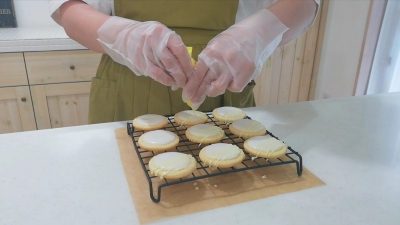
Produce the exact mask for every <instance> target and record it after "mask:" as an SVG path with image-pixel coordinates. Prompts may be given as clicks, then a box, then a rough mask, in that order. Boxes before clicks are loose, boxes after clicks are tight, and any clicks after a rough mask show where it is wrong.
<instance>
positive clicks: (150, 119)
mask: <svg viewBox="0 0 400 225" xmlns="http://www.w3.org/2000/svg"><path fill="white" fill-rule="evenodd" d="M164 120H165V117H164V116H160V115H156V114H146V115H143V116H138V117H137V118H136V119H135V121H137V123H138V124H140V125H143V126H155V125H157V124H160V123H162V122H163V121H164Z"/></svg>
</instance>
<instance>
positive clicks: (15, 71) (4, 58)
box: [0, 53, 28, 87]
mask: <svg viewBox="0 0 400 225" xmlns="http://www.w3.org/2000/svg"><path fill="white" fill-rule="evenodd" d="M19 85H28V79H27V77H26V70H25V63H24V56H23V54H22V53H0V87H10V86H19Z"/></svg>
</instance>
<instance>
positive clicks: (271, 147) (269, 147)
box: [247, 136, 285, 160]
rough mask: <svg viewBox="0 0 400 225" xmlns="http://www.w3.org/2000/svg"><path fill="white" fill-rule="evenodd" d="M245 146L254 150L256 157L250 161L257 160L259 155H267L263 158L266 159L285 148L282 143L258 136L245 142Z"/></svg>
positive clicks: (271, 138) (268, 137)
mask: <svg viewBox="0 0 400 225" xmlns="http://www.w3.org/2000/svg"><path fill="white" fill-rule="evenodd" d="M247 144H248V145H249V147H251V148H253V149H255V150H256V156H255V157H251V160H254V159H256V158H258V157H259V156H260V154H261V153H267V155H266V156H265V158H268V157H270V156H271V155H272V154H273V153H275V152H277V151H279V150H280V148H282V147H284V146H285V144H284V143H282V142H281V141H279V140H277V139H275V138H273V137H270V136H259V137H253V138H250V139H249V140H247Z"/></svg>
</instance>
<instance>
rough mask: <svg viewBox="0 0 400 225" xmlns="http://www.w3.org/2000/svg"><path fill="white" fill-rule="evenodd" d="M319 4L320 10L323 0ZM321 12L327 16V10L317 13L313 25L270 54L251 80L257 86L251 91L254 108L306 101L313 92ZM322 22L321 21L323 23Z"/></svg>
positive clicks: (320, 34)
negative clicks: (257, 75) (261, 68)
mask: <svg viewBox="0 0 400 225" xmlns="http://www.w3.org/2000/svg"><path fill="white" fill-rule="evenodd" d="M321 2H322V3H321V6H320V7H321V8H322V7H323V4H325V2H326V0H324V1H321ZM321 13H327V10H326V11H322V10H320V12H319V13H318V15H317V17H316V19H315V22H314V24H313V26H312V27H311V28H310V29H309V31H308V32H307V33H306V34H304V35H302V36H301V37H299V38H297V39H296V40H293V41H291V42H289V43H287V44H286V45H284V46H280V47H278V48H277V49H276V50H275V51H274V52H273V53H272V55H271V57H270V58H269V59H268V61H267V62H266V64H265V65H264V67H263V70H262V72H261V75H260V76H259V77H258V78H256V80H255V81H256V84H257V85H256V87H255V88H254V95H255V99H256V104H257V106H265V105H274V104H282V103H289V102H299V101H306V100H309V99H310V96H309V95H311V94H313V92H314V91H315V85H316V80H317V75H318V74H317V73H316V71H315V68H317V67H316V66H315V64H314V62H315V56H316V50H317V49H316V48H317V40H322V38H321V36H322V35H323V33H321V32H320V33H319V29H320V25H321V23H320V21H321ZM324 18H326V17H324ZM325 21H326V20H324V21H322V22H323V23H325ZM323 26H324V24H323ZM319 37H320V39H319ZM320 45H322V43H320ZM317 56H319V55H317ZM318 62H319V61H318ZM310 90H311V91H310Z"/></svg>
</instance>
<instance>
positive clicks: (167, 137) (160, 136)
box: [142, 130, 176, 145]
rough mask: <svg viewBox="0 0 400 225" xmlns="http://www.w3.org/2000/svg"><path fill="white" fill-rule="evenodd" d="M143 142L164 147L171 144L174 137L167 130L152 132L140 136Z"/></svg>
mask: <svg viewBox="0 0 400 225" xmlns="http://www.w3.org/2000/svg"><path fill="white" fill-rule="evenodd" d="M142 138H143V141H144V142H146V143H148V144H154V145H165V144H169V143H171V142H173V141H174V140H175V138H176V135H175V134H174V133H172V132H171V131H167V130H154V131H150V132H147V133H144V134H143V135H142Z"/></svg>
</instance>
